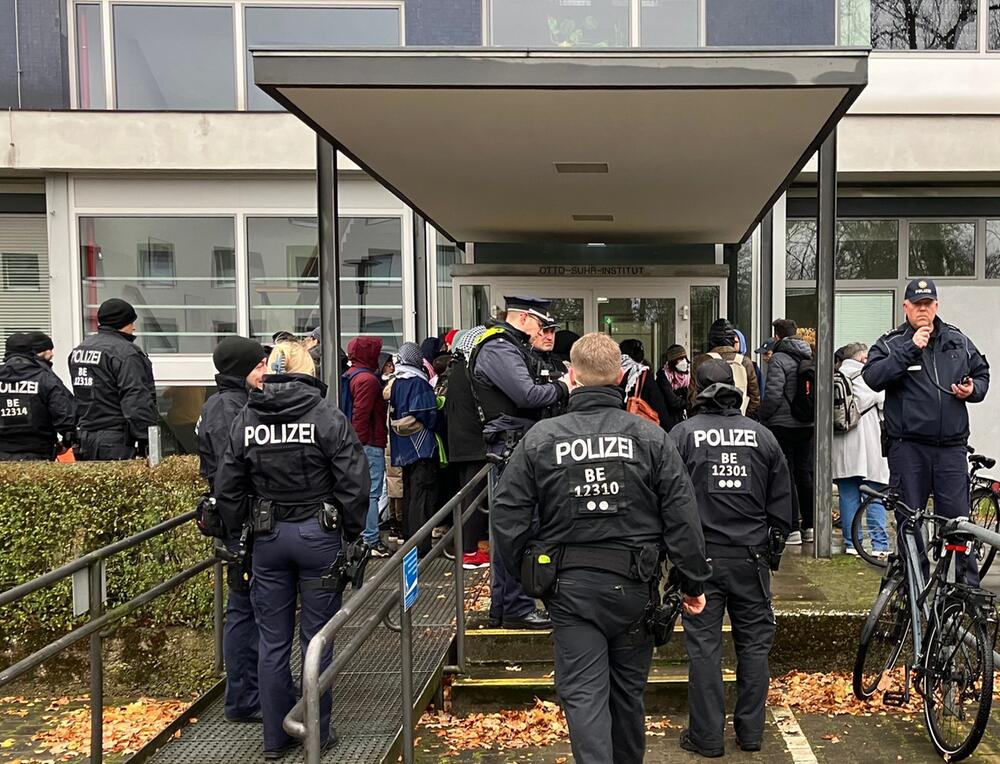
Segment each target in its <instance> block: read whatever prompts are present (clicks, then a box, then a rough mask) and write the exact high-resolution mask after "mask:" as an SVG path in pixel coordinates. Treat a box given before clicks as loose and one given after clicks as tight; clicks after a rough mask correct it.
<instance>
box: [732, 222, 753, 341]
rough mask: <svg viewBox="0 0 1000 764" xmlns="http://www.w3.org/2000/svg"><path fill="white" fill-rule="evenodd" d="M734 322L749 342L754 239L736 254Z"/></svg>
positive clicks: (751, 324) (751, 320)
mask: <svg viewBox="0 0 1000 764" xmlns="http://www.w3.org/2000/svg"><path fill="white" fill-rule="evenodd" d="M732 320H733V322H734V323H735V324H736V326H737V327H739V328H740V329H742V330H743V334H744V336H745V337H746V338H747V342H750V343H752V342H754V340H753V339H752V338H751V332H752V331H753V239H747V240H746V241H745V242H744V243H743V246H741V247H740V249H739V251H738V252H737V253H736V315H735V316H734V317H733V319H732Z"/></svg>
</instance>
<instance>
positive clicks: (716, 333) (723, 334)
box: [708, 318, 736, 348]
mask: <svg viewBox="0 0 1000 764" xmlns="http://www.w3.org/2000/svg"><path fill="white" fill-rule="evenodd" d="M735 339H736V328H735V327H734V326H733V325H732V324H731V323H729V321H728V320H726V319H725V318H718V319H716V320H715V321H714V322H713V323H712V325H711V326H710V327H709V329H708V344H709V346H710V347H713V348H717V347H721V346H726V347H728V346H730V345H732V344H733V341H734V340H735Z"/></svg>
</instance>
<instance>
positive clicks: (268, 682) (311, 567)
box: [250, 517, 340, 751]
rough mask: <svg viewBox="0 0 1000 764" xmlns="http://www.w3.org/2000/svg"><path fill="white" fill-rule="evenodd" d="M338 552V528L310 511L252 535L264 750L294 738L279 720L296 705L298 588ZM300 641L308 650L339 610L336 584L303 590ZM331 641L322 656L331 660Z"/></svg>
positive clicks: (325, 706)
mask: <svg viewBox="0 0 1000 764" xmlns="http://www.w3.org/2000/svg"><path fill="white" fill-rule="evenodd" d="M338 554H340V533H339V532H337V533H328V532H327V531H325V530H323V528H322V527H320V524H319V518H316V517H312V518H310V519H308V520H303V521H302V522H298V523H290V522H285V521H278V522H277V523H275V526H274V530H273V531H272V532H271V533H263V534H260V535H258V536H255V537H254V544H253V577H252V579H251V583H250V599H251V601H252V602H253V609H254V614H255V615H256V616H257V625H258V628H259V629H260V642H259V646H258V660H257V676H258V682H259V683H260V710H261V714H262V715H263V717H264V750H267V751H274V750H278V749H280V748H282V747H284V746H286V745H288V744H290V743H291V742H292V738H291V737H290V736H289V735H288V733H286V732H285V731H284V729H282V727H281V722H282V720H283V719H284V718H285V714H287V713H288V712H289V711H290V710H291V709H292V706H294V705H295V684H294V683H293V681H292V670H291V666H290V661H291V657H292V637H293V631H294V629H295V601H296V594H298V593H299V591H298V590H299V587H300V585H301V583H302V582H303V581H307V580H313V579H318V578H320V577H321V576H322V574H323V573H324V572H325V571H326V570H327V568H329V567H330V565H332V564H333V562H334V560H336V559H337V555H338ZM301 597H302V612H301V615H300V619H299V646H300V647H301V649H302V654H303V655H305V652H306V647H307V646H308V644H309V640H310V639H312V638H313V637H314V636H315V635H316V633H317V632H318V631H319V630H320V629H321V628H322V627H323V625H324V624H325V623H326V622H327V621H329V620H330V619H331V618H333V616H334V615H336V613H337V611H338V610H340V594H339V593H338V592H336V591H333V590H326V589H306V590H305V591H302V592H301ZM332 653H333V645H330V649H329V651H328V652H327V654H326V655H324V656H323V658H322V662H321V665H322V669H325V668H326V667H327V666H329V665H330V659H331V656H332ZM319 707H320V738H321V740H323V741H324V742H325V741H326V739H327V737H328V735H329V729H330V708H331V695H330V693H329V692H326V693H324V694H323V695H322V696H321V697H320V706H319Z"/></svg>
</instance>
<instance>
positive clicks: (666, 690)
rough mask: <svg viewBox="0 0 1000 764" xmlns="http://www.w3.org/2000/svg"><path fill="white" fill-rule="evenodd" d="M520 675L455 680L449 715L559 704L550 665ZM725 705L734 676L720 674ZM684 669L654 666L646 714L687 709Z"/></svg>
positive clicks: (489, 670) (482, 669) (477, 671)
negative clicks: (537, 702) (542, 702)
mask: <svg viewBox="0 0 1000 764" xmlns="http://www.w3.org/2000/svg"><path fill="white" fill-rule="evenodd" d="M519 668H520V669H521V670H520V671H508V670H505V668H504V667H499V666H479V667H476V668H474V669H473V670H472V671H471V672H470V673H469V674H467V675H465V676H462V677H456V678H455V679H454V681H453V682H452V685H451V704H452V713H454V714H457V715H466V714H470V713H477V712H490V711H496V710H497V709H498V708H515V707H517V706H520V705H530V704H531V703H533V702H534V699H535V698H539V699H541V700H558V698H557V692H556V686H555V674H554V672H553V670H552V667H551V665H550V664H542V663H537V664H527V665H523V666H519ZM723 683H724V687H725V688H726V696H727V701H729V702H731V701H732V700H733V699H734V698H735V692H736V675H735V674H734V673H733V672H732V671H730V670H724V671H723ZM687 688H688V681H687V666H684V665H656V666H654V667H653V669H652V670H651V671H650V674H649V681H648V682H647V683H646V711H647V712H648V713H656V714H665V713H675V712H679V711H683V710H684V709H685V708H686V707H687Z"/></svg>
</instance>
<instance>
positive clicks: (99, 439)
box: [73, 430, 136, 462]
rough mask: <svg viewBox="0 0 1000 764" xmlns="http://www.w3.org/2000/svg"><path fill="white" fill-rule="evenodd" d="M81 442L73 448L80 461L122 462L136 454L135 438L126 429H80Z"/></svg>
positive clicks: (75, 456) (74, 455) (74, 454)
mask: <svg viewBox="0 0 1000 764" xmlns="http://www.w3.org/2000/svg"><path fill="white" fill-rule="evenodd" d="M79 435H80V442H79V443H77V445H76V447H75V448H74V449H73V457H74V458H75V459H76V460H77V461H78V462H121V461H126V460H128V459H134V458H135V456H136V451H135V439H134V438H131V437H130V436H129V434H128V432H127V431H125V430H97V431H95V432H85V431H83V430H81V431H80V433H79Z"/></svg>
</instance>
